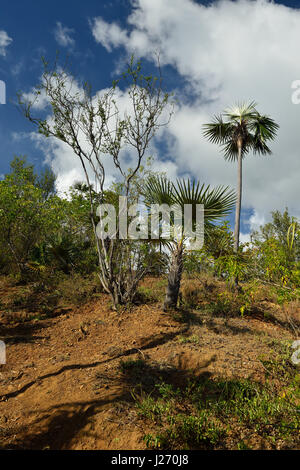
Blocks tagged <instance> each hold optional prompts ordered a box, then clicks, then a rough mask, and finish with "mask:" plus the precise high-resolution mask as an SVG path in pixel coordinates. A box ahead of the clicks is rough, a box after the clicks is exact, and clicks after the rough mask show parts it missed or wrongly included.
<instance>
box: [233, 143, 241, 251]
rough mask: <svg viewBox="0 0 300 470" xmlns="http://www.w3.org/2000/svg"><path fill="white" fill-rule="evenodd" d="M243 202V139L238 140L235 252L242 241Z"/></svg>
mask: <svg viewBox="0 0 300 470" xmlns="http://www.w3.org/2000/svg"><path fill="white" fill-rule="evenodd" d="M241 202H242V139H239V141H238V175H237V198H236V207H235V225H234V252H235V253H237V252H238V249H239V242H240V221H241Z"/></svg>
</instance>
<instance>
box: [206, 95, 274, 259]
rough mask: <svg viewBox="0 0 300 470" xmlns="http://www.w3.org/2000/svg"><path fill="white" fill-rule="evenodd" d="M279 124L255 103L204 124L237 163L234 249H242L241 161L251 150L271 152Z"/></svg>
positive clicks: (224, 150) (262, 153)
mask: <svg viewBox="0 0 300 470" xmlns="http://www.w3.org/2000/svg"><path fill="white" fill-rule="evenodd" d="M278 128H279V126H278V124H276V122H275V121H274V120H273V119H271V118H270V117H268V116H265V115H261V114H259V113H258V112H257V110H256V103H255V102H253V101H252V102H250V103H248V104H247V103H243V104H238V105H236V106H234V107H232V108H229V109H227V110H225V111H224V112H223V113H222V114H221V115H219V116H215V118H214V121H213V122H211V123H209V124H205V125H204V136H205V137H206V138H207V139H208V140H209V141H210V142H212V143H214V144H218V145H221V146H222V147H223V152H224V158H225V160H229V161H237V162H238V181H237V199H236V211H235V228H234V251H235V252H237V251H238V248H239V238H240V219H241V201H242V160H243V158H244V157H245V156H246V155H247V153H249V152H250V151H252V152H253V153H254V154H256V153H257V154H260V155H269V154H271V153H272V152H271V150H270V148H269V147H268V145H267V142H268V141H269V140H273V139H274V138H275V137H276V133H277V129H278Z"/></svg>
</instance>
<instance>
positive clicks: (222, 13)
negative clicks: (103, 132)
mask: <svg viewBox="0 0 300 470" xmlns="http://www.w3.org/2000/svg"><path fill="white" fill-rule="evenodd" d="M0 6H1V8H0V11H1V16H0V80H3V81H4V82H5V83H6V93H7V102H6V104H5V105H0V138H1V150H0V175H1V174H4V173H5V172H7V171H8V169H9V162H10V161H11V159H12V157H13V156H14V155H15V154H17V155H20V154H26V155H27V156H28V159H29V160H30V161H31V162H33V163H34V164H35V165H36V166H37V168H38V169H41V168H42V167H43V165H44V164H45V162H46V163H48V164H49V165H51V166H52V168H53V170H54V171H55V172H56V173H57V176H58V189H59V190H63V189H65V188H66V187H67V186H68V185H69V184H71V183H72V182H73V181H74V180H78V179H80V178H81V173H80V165H79V162H78V161H77V159H76V157H75V156H74V155H73V154H72V152H71V151H70V150H69V149H68V148H66V147H64V146H63V145H62V144H59V145H57V143H51V142H45V141H43V140H42V141H41V139H38V138H37V137H36V134H35V130H34V128H33V127H32V126H31V125H30V123H28V122H26V121H25V119H24V118H23V117H22V115H21V113H20V112H19V110H18V109H17V108H16V106H15V105H14V104H13V101H15V97H16V93H17V92H18V91H23V92H26V93H30V92H31V90H32V88H33V87H34V86H35V85H36V84H37V83H38V82H39V80H40V77H41V73H42V66H41V56H42V55H43V56H45V57H46V58H47V59H48V60H50V61H51V60H53V59H54V58H55V55H56V52H57V51H59V53H60V57H61V58H65V57H66V56H68V57H69V62H70V63H71V70H72V73H73V74H74V76H75V77H76V78H77V80H78V86H80V83H83V82H84V81H85V80H88V81H89V82H90V83H91V84H92V86H93V90H94V93H95V94H96V92H100V91H101V90H102V89H105V88H106V87H108V86H109V85H110V84H111V82H112V80H113V79H114V78H116V77H117V76H118V74H119V73H120V71H122V67H123V68H124V65H125V64H126V62H127V60H128V58H129V57H130V55H131V54H134V55H135V57H136V58H141V59H142V60H143V61H144V63H145V66H146V67H147V68H148V69H150V70H152V66H153V65H154V60H155V54H156V53H157V52H159V54H160V61H161V65H162V73H163V76H164V83H165V86H166V87H167V89H168V91H174V93H175V95H176V98H177V99H178V106H177V109H176V113H175V115H174V116H173V118H172V120H171V122H170V124H169V127H168V129H167V130H166V131H165V132H164V134H163V136H160V139H158V140H157V141H156V142H154V145H153V146H152V148H151V149H150V150H149V152H151V153H152V154H153V155H154V158H155V166H156V168H162V169H164V170H165V171H167V172H168V175H169V176H170V177H176V176H191V177H193V178H196V179H199V180H200V181H201V182H205V183H210V184H212V185H219V184H226V185H230V186H233V187H235V184H236V172H237V170H236V165H234V164H232V163H229V162H225V161H224V159H223V157H222V154H221V152H220V149H219V148H218V147H216V146H215V145H212V144H210V143H208V142H207V141H205V140H204V138H203V136H202V125H203V123H206V122H209V121H210V119H211V117H212V116H213V115H215V114H218V113H220V112H221V111H222V110H223V109H224V108H226V107H227V106H228V105H231V104H234V103H236V102H238V101H248V100H255V101H256V102H257V103H258V106H257V109H258V110H259V111H260V112H261V113H264V114H268V115H270V116H271V117H272V118H273V119H275V120H276V121H277V122H278V124H279V125H280V130H279V132H278V137H277V140H276V141H275V142H274V143H272V150H273V155H272V156H269V157H259V156H253V155H251V154H250V155H248V157H247V159H246V160H245V162H244V186H243V213H242V232H243V235H242V239H243V237H244V239H246V238H247V234H248V233H249V231H250V230H251V229H252V228H255V227H256V226H257V224H260V223H263V222H264V221H267V220H268V219H269V214H270V211H272V210H275V209H280V210H283V209H284V208H285V207H286V206H287V207H288V208H289V210H290V212H291V213H293V214H294V215H297V216H300V208H299V204H298V194H299V193H300V184H299V180H300V104H299V105H297V104H293V102H292V99H291V97H292V93H293V91H294V90H293V89H292V83H293V82H294V81H295V80H300V51H299V44H300V0H298V1H293V2H292V1H289V2H287V1H286V2H285V1H284V2H283V1H282V2H280V3H279V2H269V1H266V0H258V1H256V0H255V1H249V0H237V1H233V2H232V1H228V0H223V1H217V2H209V3H208V2H204V1H202V2H201V1H196V0H127V1H126V0H111V1H109V0H103V1H102V2H97V1H92V0H85V2H82V1H79V0H73V1H72V8H71V7H70V2H69V1H67V0H64V1H62V0H60V1H58V0H52V1H51V3H50V4H48V5H47V9H46V8H45V7H44V4H43V2H38V1H30V2H23V1H21V0H14V2H7V1H3V0H0ZM298 8H299V9H298ZM16 11H18V14H17V15H16ZM123 91H124V90H123ZM123 91H122V90H121V91H120V94H119V96H120V100H121V105H122V106H126V100H125V98H124V95H123ZM299 96H300V95H299ZM42 105H43V103H41V107H42ZM114 177H115V175H114V173H113V172H111V175H110V180H111V179H113V178H114Z"/></svg>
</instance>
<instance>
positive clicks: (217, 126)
mask: <svg viewBox="0 0 300 470" xmlns="http://www.w3.org/2000/svg"><path fill="white" fill-rule="evenodd" d="M203 129H204V130H203V135H204V137H206V138H207V139H208V140H209V142H211V143H213V144H224V143H225V142H227V141H228V139H230V137H231V135H232V132H233V126H232V124H231V123H228V122H224V121H223V119H222V116H215V117H214V121H213V122H211V123H208V124H204V125H203Z"/></svg>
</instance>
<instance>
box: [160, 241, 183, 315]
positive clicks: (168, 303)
mask: <svg viewBox="0 0 300 470" xmlns="http://www.w3.org/2000/svg"><path fill="white" fill-rule="evenodd" d="M182 266H183V243H182V242H179V243H177V244H176V246H175V247H174V248H173V250H172V260H171V266H170V271H169V275H168V286H167V289H166V297H165V302H164V310H167V309H169V308H176V307H177V302H178V294H179V289H180V283H181V275H182Z"/></svg>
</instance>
